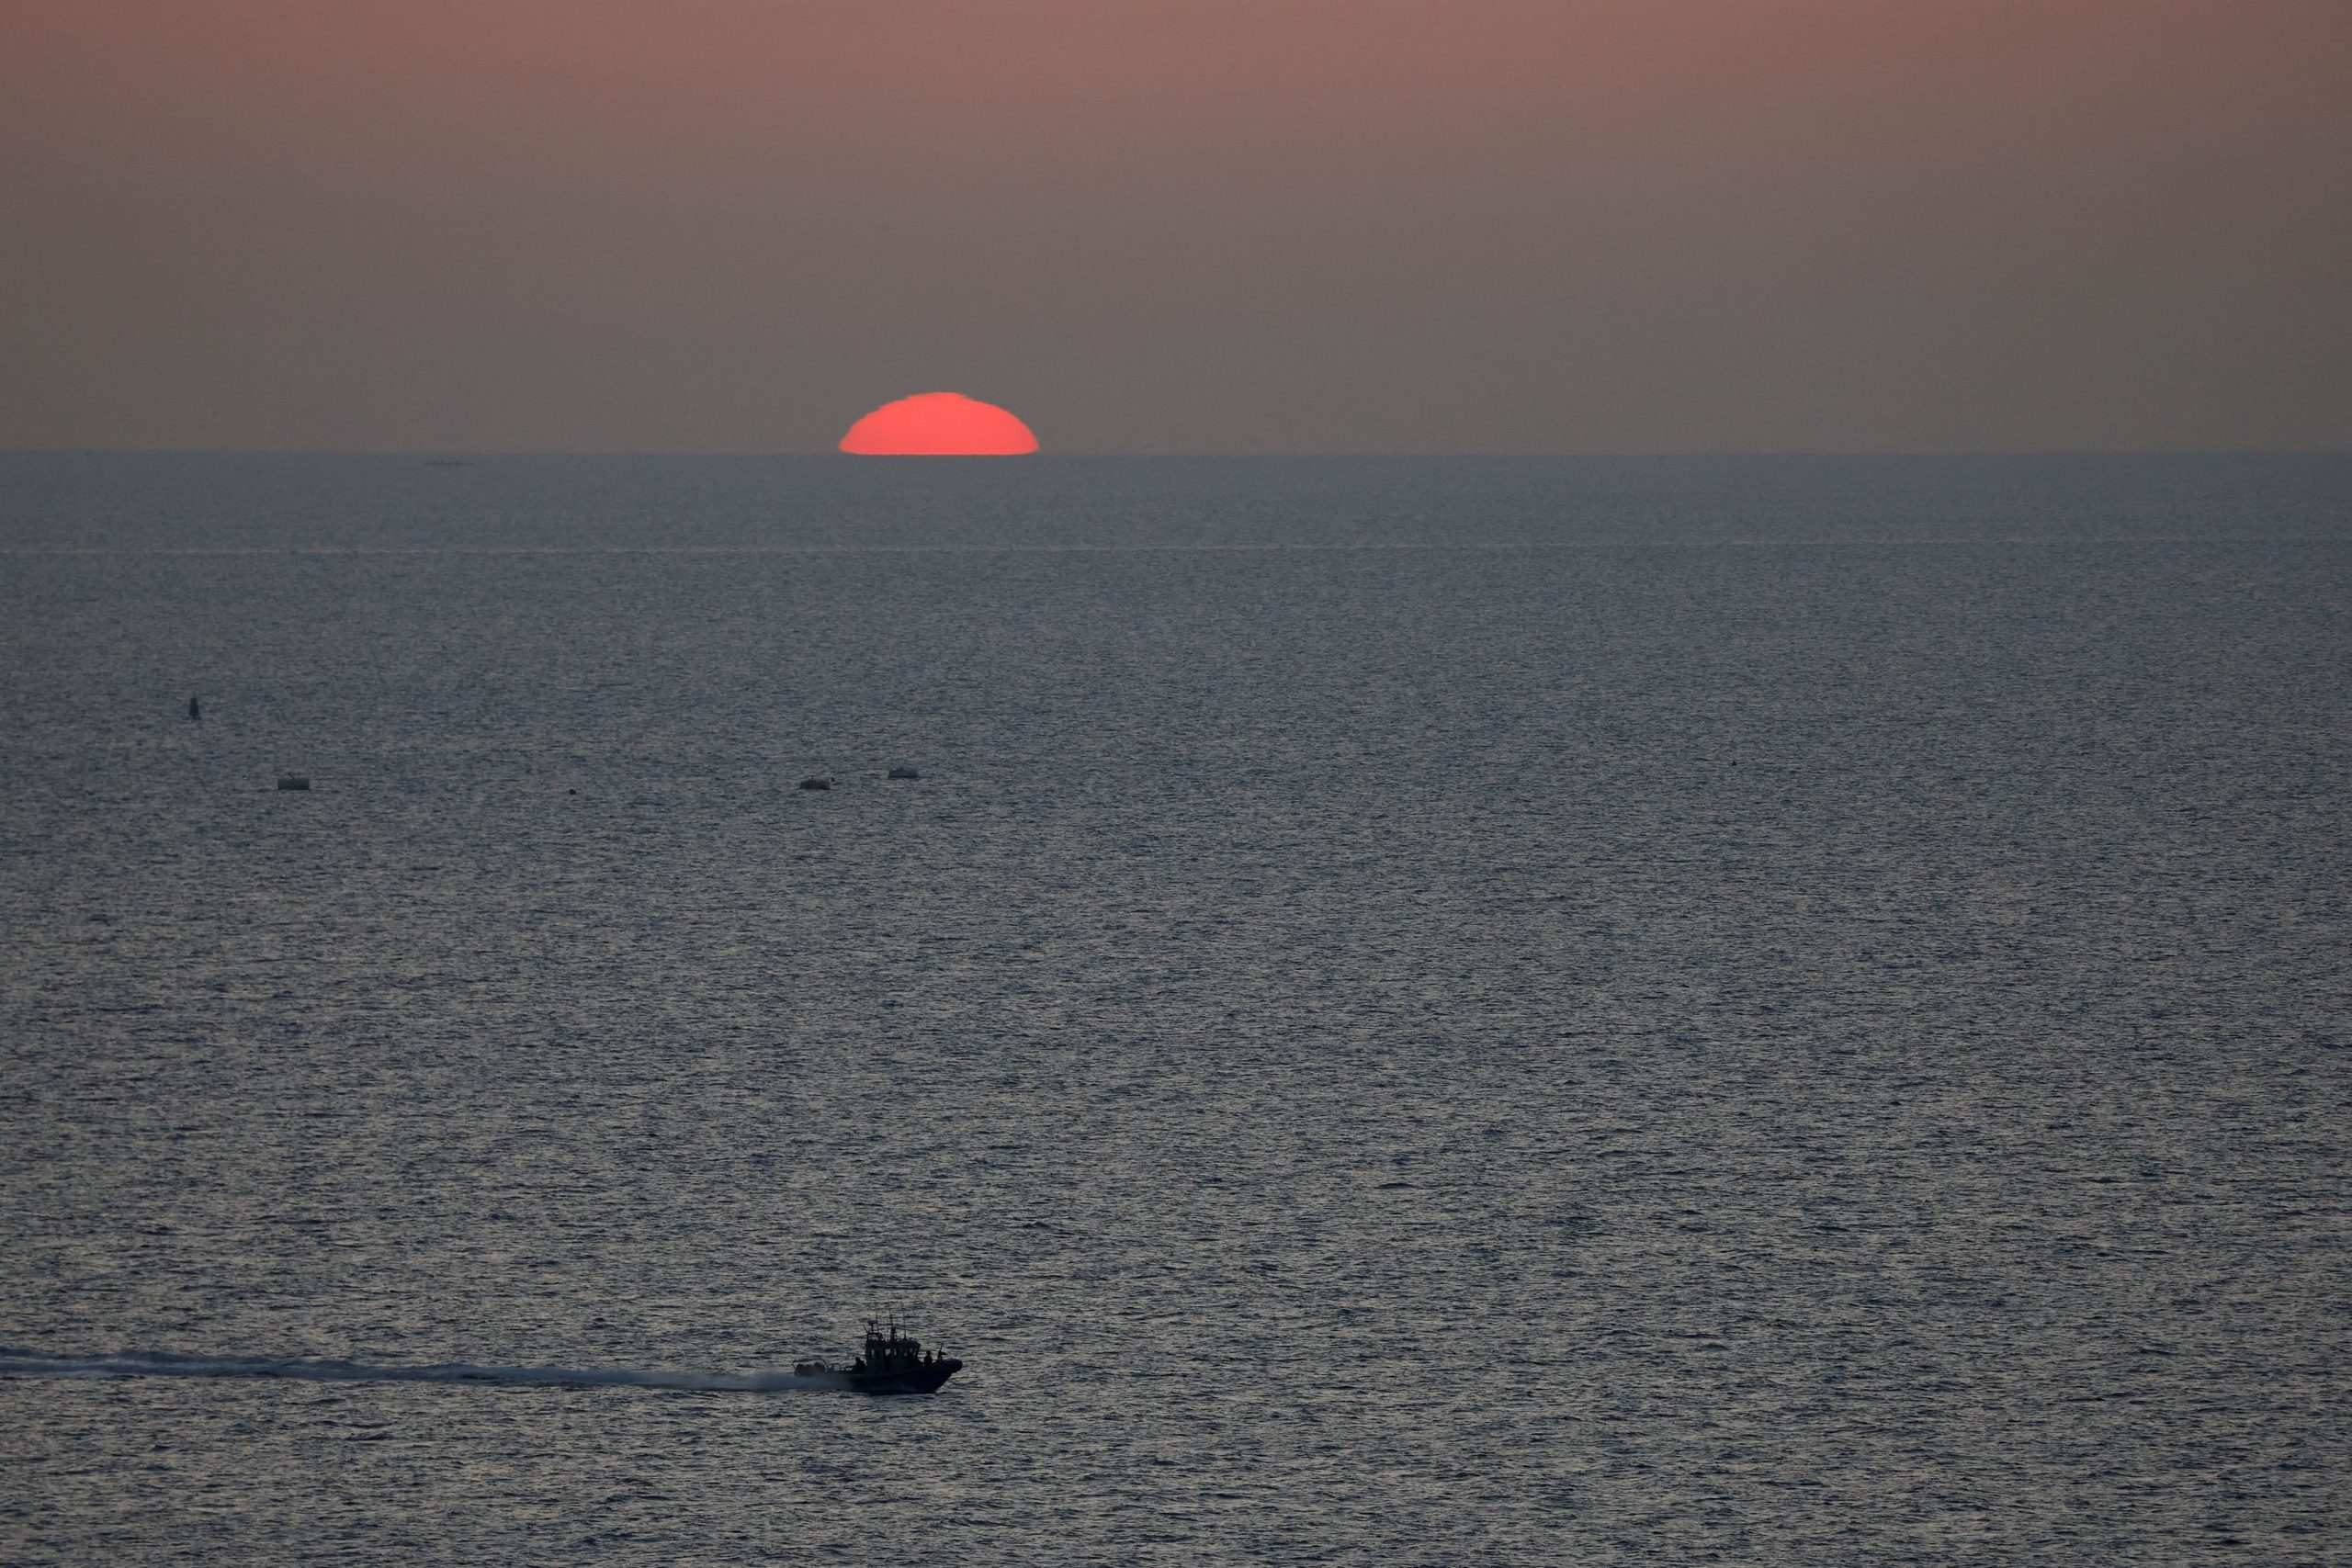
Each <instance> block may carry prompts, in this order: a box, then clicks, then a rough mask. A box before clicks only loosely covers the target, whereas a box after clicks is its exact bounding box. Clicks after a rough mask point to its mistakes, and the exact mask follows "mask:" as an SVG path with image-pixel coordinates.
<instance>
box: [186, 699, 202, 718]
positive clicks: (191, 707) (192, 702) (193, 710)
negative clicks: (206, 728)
mask: <svg viewBox="0 0 2352 1568" xmlns="http://www.w3.org/2000/svg"><path fill="white" fill-rule="evenodd" d="M187 716H188V717H190V718H202V717H203V716H204V710H203V709H202V708H201V707H199V706H198V705H197V701H196V699H195V698H194V697H190V698H188V700H187Z"/></svg>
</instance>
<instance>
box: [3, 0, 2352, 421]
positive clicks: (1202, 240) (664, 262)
mask: <svg viewBox="0 0 2352 1568" xmlns="http://www.w3.org/2000/svg"><path fill="white" fill-rule="evenodd" d="M930 389H951V390H956V391H961V392H966V393H969V394H971V395H972V396H975V397H979V398H985V399H988V400H991V401H994V402H999V403H1002V404H1004V405H1005V406H1007V407H1009V408H1011V409H1012V410H1013V411H1014V412H1017V413H1019V414H1020V415H1022V416H1023V418H1025V419H1026V420H1027V421H1028V422H1029V423H1031V424H1032V425H1033V426H1035V429H1036V431H1037V434H1038V436H1039V438H1040V439H1041V440H1042V441H1043V442H1044V443H1045V446H1046V449H1047V450H1048V451H1062V452H1265V451H1274V452H1282V451H1325V452H1336V451H1455V452H1477V451H1515V452H1593V451H1690V450H1883V449H1914V450H1950V449H2017V448H2149V447H2190V448H2233V447H2282V446H2283V447H2314V446H2318V447H2343V446H2352V0H2014V3H1994V0H1525V3H1513V0H1413V3H1406V0H818V3H797V0H398V3H390V0H387V3H383V4H361V3H358V0H351V3H345V0H0V446H222V447H248V448H257V447H311V448H468V449H538V450H578V449H611V450H661V451H735V452H758V451H775V450H822V449H827V448H830V447H831V446H832V444H833V443H834V441H835V440H837V439H838V438H839V437H840V435H841V434H842V431H843V429H844V428H845V427H846V426H847V425H848V424H849V423H850V422H851V421H852V420H853V419H854V418H855V417H856V416H857V415H858V414H860V413H862V412H865V410H866V409H868V408H870V407H871V406H873V405H874V404H876V403H878V402H881V401H882V400H885V399H888V398H892V397H897V396H900V395H903V394H906V393H910V392H917V391H924V390H930Z"/></svg>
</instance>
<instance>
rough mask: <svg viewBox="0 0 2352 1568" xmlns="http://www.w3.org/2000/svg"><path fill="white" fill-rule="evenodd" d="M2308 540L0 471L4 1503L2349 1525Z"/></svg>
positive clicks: (1752, 470) (1213, 1517)
mask: <svg viewBox="0 0 2352 1568" xmlns="http://www.w3.org/2000/svg"><path fill="white" fill-rule="evenodd" d="M2348 545H2352V460H2346V459H2342V458H2306V459H2290V458H2270V459H2194V460H2192V459H2166V460H2157V459H2138V460H2105V461H2095V460H2087V459H2075V460H2062V459H2003V460H1983V461H1965V462H1962V461H1929V460H1894V459H1888V460H1871V461H1864V460H1854V461H1835V462H1832V461H1813V462H1797V461H1763V460H1752V461H1735V460H1724V461H1712V462H1694V461H1682V462H1669V461H1655V462H1636V461H1623V462H1500V461H1487V462H1443V461H1417V462H1403V461H1399V462H1345V463H1319V462H1237V463H1223V462H1206V461H1201V462H1141V461H1131V462H1082V461H1067V460H1062V461H1057V460H1041V461H1037V462H1034V463H1011V464H998V465H970V464H957V463H952V462H950V463H925V462H908V463H900V464H870V465H859V464H854V463H850V462H847V461H841V460H815V459H803V460H776V461H752V460H743V461H727V460H718V459H700V460H656V459H634V460H620V459H608V460H594V459H483V460H481V461H478V462H476V463H473V464H472V465H470V466H466V467H428V466H425V465H424V464H421V463H418V462H417V461H415V460H413V459H397V458H336V459H321V458H251V459H232V458H198V457H148V458H130V457H6V458H0V552H5V553H0V653H5V668H4V669H0V767H5V773H6V791H5V794H0V919H4V920H5V930H6V936H7V942H6V948H5V951H0V1066H5V1077H0V1202H5V1216H6V1246H5V1247H0V1346H5V1347H7V1348H6V1351H5V1352H0V1560H4V1561H6V1562H11V1563H17V1562H24V1563H38V1562H77V1563H80V1562H89V1563H97V1562H104V1563H124V1562H163V1561H167V1560H168V1561H175V1562H179V1561H205V1562H262V1561H268V1562H304V1561H312V1562H322V1561H334V1562H416V1561H430V1562H458V1563H466V1562H482V1563H491V1562H745V1561H763V1560H773V1561H786V1562H797V1561H831V1562H888V1563H897V1564H920V1563H955V1564H966V1563H971V1562H1023V1563H1047V1564H1059V1563H1081V1562H1085V1563H1094V1562H1166V1563H1177V1562H1202V1561H1226V1562H1250V1561H1255V1562H1315V1563H1352V1562H1362V1563H1387V1562H1430V1563H1462V1562H1530V1563H1541V1562H1627V1563H1636V1562H1638V1563H1679V1562H1758V1563H1765V1562H1769V1563H1790V1564H1797V1563H1805V1564H1818V1563H1857V1564H1860V1563H1883V1562H1929V1563H1943V1562H1952V1563H1960V1562H1988V1563H1989V1562H2001V1563H2052V1564H2061V1563H2063V1564H2077V1563H2083V1562H2103V1563H2105V1562H2168V1563H2184V1564H2186V1563H2214V1562H2245V1563H2264V1564H2273V1563H2287V1562H2327V1561H2341V1560H2342V1558H2343V1556H2344V1554H2345V1553H2346V1551H2352V1506H2347V1497H2346V1482H2345V1479H2344V1475H2345V1472H2344V1465H2343V1435H2344V1433H2345V1432H2346V1430H2347V1429H2352V1390H2347V1387H2346V1372H2345V1368H2346V1365H2347V1361H2346V1352H2347V1350H2352V1344H2348V1343H2347V1340H2348V1339H2352V1335H2348V1334H2347V1311H2352V1252H2348V1251H2347V1245H2348V1243H2352V1232H2347V1225H2346V1218H2347V1203H2346V1127H2347V1098H2346V1089H2347V1077H2352V1070H2348V1060H2352V1059H2348V1058H2347V1053H2346V1046H2347V1044H2352V1032H2347V1031H2348V1030H2352V1024H2347V1019H2348V1018H2352V995H2347V991H2352V985H2347V980H2346V975H2347V965H2346V953H2347V951H2352V919H2347V910H2346V884H2347V876H2346V863H2345V849H2344V847H2345V845H2346V842H2347V841H2348V840H2352V834H2347V828H2352V822H2348V821H2347V811H2346V805H2347V789H2348V788H2352V784H2348V782H2347V777H2348V775H2347V762H2348V761H2352V739H2348V738H2352V638H2348V637H2347V620H2346V606H2347V602H2352V549H2348V548H2347V546H2348ZM190 694H196V695H198V696H199V697H200V699H201V701H202V703H203V712H204V716H203V718H202V719H201V721H200V722H193V723H192V722H190V721H189V720H188V719H187V717H186V716H185V713H184V709H185V705H186V703H187V698H188V696H189V695H190ZM899 765H903V766H911V767H914V768H917V769H919V770H920V771H921V773H922V778H920V779H919V780H912V781H896V782H894V781H890V780H888V778H886V777H885V774H886V773H887V771H888V769H890V768H891V767H893V766H899ZM284 773H301V774H305V775H307V776H308V777H309V778H310V779H311V781H312V785H313V787H312V788H311V790H310V791H309V792H307V793H295V792H281V791H279V790H277V789H276V788H275V787H274V784H275V781H276V780H277V777H278V776H279V775H281V774H284ZM812 774H821V775H830V776H831V777H832V778H833V779H834V781H835V784H834V787H833V788H831V789H830V790H824V791H813V790H802V789H800V788H798V787H797V785H798V783H799V781H800V780H801V779H802V778H803V777H805V776H809V775H812ZM872 1303H898V1304H899V1305H900V1306H901V1308H902V1309H903V1310H904V1312H905V1313H906V1314H908V1316H909V1317H910V1320H911V1322H912V1323H913V1325H914V1326H915V1327H916V1328H917V1330H918V1332H921V1333H922V1334H923V1335H924V1336H925V1337H926V1338H927V1339H930V1340H932V1341H933V1342H934V1343H943V1344H944V1345H945V1347H946V1348H948V1349H949V1350H951V1351H953V1352H954V1353H956V1354H959V1355H961V1356H963V1357H964V1358H965V1359H966V1361H967V1369H966V1371H964V1372H963V1373H962V1374H961V1375H960V1376H959V1377H957V1378H956V1381H955V1382H952V1383H950V1384H949V1385H948V1387H947V1389H946V1390H945V1391H944V1392H943V1393H940V1394H938V1395H936V1396H934V1397H931V1398H923V1399H900V1400H869V1399H862V1398H858V1397H856V1396H853V1395H844V1394H836V1393H813V1392H809V1391H806V1390H802V1389H795V1388H791V1387H770V1388H763V1389H760V1390H757V1391H749V1390H742V1389H735V1388H730V1387H727V1386H725V1385H726V1384H727V1383H728V1382H729V1380H736V1381H742V1380H745V1379H747V1378H751V1379H753V1380H755V1379H756V1374H758V1373H761V1372H763V1371H772V1370H774V1369H778V1368H788V1367H789V1366H790V1365H791V1364H792V1362H793V1361H794V1360H795V1359H799V1358H801V1357H804V1356H807V1355H809V1354H812V1353H824V1354H829V1355H833V1356H839V1355H840V1354H841V1353H842V1351H844V1350H845V1349H847V1348H849V1346H850V1340H851V1338H852V1336H853V1335H854V1331H855V1327H856V1320H857V1318H858V1317H859V1315H860V1314H861V1312H862V1311H863V1310H864V1309H865V1308H866V1307H867V1306H868V1305H869V1304H872ZM322 1366H328V1367H340V1368H344V1369H345V1370H347V1371H354V1370H356V1371H357V1372H359V1373H372V1372H374V1371H386V1372H388V1373H389V1374H390V1375H387V1376H384V1377H377V1376H373V1375H333V1376H314V1375H311V1374H310V1373H308V1372H304V1371H302V1370H301V1369H303V1368H305V1367H307V1368H310V1369H311V1371H313V1372H314V1371H317V1370H318V1369H319V1368H320V1367H322ZM453 1367H454V1368H457V1369H459V1370H461V1371H485V1370H494V1369H508V1370H510V1371H513V1370H516V1369H522V1370H525V1371H518V1372H516V1375H515V1376H514V1377H510V1378H505V1379H503V1380H502V1379H501V1378H500V1377H498V1376H496V1375H491V1374H489V1373H487V1372H486V1373H485V1375H483V1376H458V1375H451V1376H448V1377H445V1378H435V1377H431V1376H430V1375H429V1372H430V1371H435V1370H437V1371H450V1370H451V1369H452V1368H453ZM256 1368H260V1369H263V1370H264V1371H269V1372H271V1373H273V1374H274V1375H266V1376H257V1375H254V1370H255V1369H256ZM289 1369H292V1370H291V1371H289ZM532 1369H537V1370H540V1371H544V1370H546V1369H557V1370H559V1371H560V1370H561V1369H571V1370H573V1371H575V1372H577V1373H580V1374H581V1376H579V1377H570V1378H566V1377H545V1376H537V1375H534V1374H533V1373H532V1372H531V1371H529V1370H532ZM403 1370H405V1371H403ZM223 1371H226V1372H230V1373H233V1374H234V1375H220V1374H221V1373H222V1372H223ZM159 1374H160V1375H159ZM589 1375H593V1376H594V1377H596V1378H600V1379H605V1381H603V1382H588V1383H586V1384H584V1385H583V1383H582V1381H581V1378H582V1377H585V1376H589ZM785 1381H786V1382H789V1380H785ZM646 1382H651V1383H655V1384H661V1383H671V1384H685V1385H689V1386H684V1387H662V1386H650V1387H649V1386H632V1384H635V1383H646Z"/></svg>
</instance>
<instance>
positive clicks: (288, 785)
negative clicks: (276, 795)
mask: <svg viewBox="0 0 2352 1568" xmlns="http://www.w3.org/2000/svg"><path fill="white" fill-rule="evenodd" d="M277 787H278V788H280V789H308V788H310V787H311V781H310V780H309V779H307V778H304V777H303V776H302V775H301V774H300V773H288V774H287V775H286V776H285V777H284V778H281V779H279V780H278V781H277Z"/></svg>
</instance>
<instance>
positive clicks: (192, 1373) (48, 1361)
mask: <svg viewBox="0 0 2352 1568" xmlns="http://www.w3.org/2000/svg"><path fill="white" fill-rule="evenodd" d="M0 1378H285V1379H291V1380H294V1381H298V1382H443V1383H498V1384H504V1385H509V1386H524V1387H553V1388H667V1389H687V1390H691V1391H694V1392H695V1393H794V1392H797V1391H801V1390H820V1389H837V1388H839V1387H841V1386H842V1383H841V1381H840V1380H839V1379H838V1378H829V1377H822V1376H818V1377H804V1376H800V1375H797V1374H796V1373H792V1372H743V1373H729V1372H674V1371H658V1370H651V1369H644V1368H636V1367H478V1366H474V1365H472V1364H471V1363H469V1362H466V1361H448V1362H444V1363H442V1364H440V1365H438V1366H430V1367H384V1366H370V1365H368V1363H366V1362H363V1361H334V1360H326V1361H306V1360H287V1359H280V1358H275V1357H266V1356H184V1355H175V1354H174V1353H172V1352H170V1351H167V1350H122V1351H118V1352H117V1353H115V1354H114V1355H111V1356H44V1355H41V1354H39V1353H38V1352H35V1351H30V1350H18V1349H10V1348H5V1347H0Z"/></svg>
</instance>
